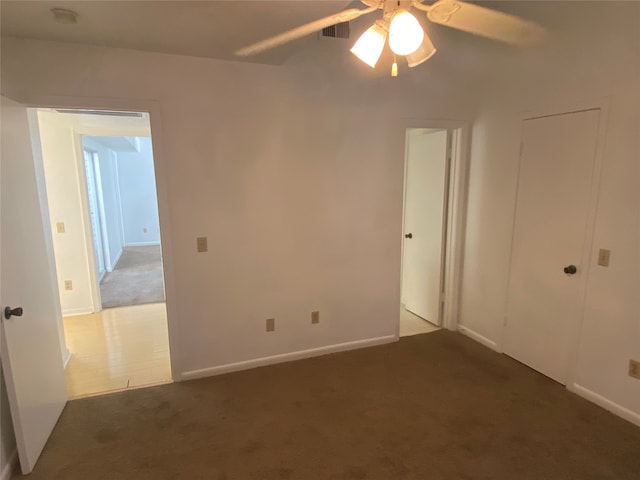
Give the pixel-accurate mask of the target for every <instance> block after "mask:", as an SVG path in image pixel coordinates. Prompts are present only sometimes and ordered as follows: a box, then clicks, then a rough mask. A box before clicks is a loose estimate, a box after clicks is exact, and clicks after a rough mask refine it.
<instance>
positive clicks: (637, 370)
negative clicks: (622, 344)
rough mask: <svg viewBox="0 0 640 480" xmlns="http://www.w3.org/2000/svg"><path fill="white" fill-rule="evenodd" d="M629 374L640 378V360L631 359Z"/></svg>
mask: <svg viewBox="0 0 640 480" xmlns="http://www.w3.org/2000/svg"><path fill="white" fill-rule="evenodd" d="M629 376H630V377H633V378H637V379H638V380H640V362H639V361H638V360H629Z"/></svg>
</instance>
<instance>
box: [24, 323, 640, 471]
mask: <svg viewBox="0 0 640 480" xmlns="http://www.w3.org/2000/svg"><path fill="white" fill-rule="evenodd" d="M638 478H640V428H637V427H635V426H634V425H632V424H630V423H628V422H626V421H624V420H622V419H620V418H618V417H615V416H614V415H612V414H610V413H609V412H607V411H605V410H603V409H601V408H599V407H597V406H595V405H593V404H591V403H589V402H587V401H585V400H583V399H581V398H579V397H577V396H575V395H573V394H571V393H569V392H568V391H567V390H566V389H565V388H563V387H562V386H561V385H559V384H556V383H554V382H553V381H551V380H549V379H547V378H546V377H544V376H542V375H540V374H538V373H536V372H534V371H532V370H530V369H528V368H527V367H525V366H523V365H521V364H519V363H517V362H515V361H513V360H511V359H509V358H508V357H506V356H504V355H499V354H496V353H494V352H492V351H490V350H488V349H486V348H485V347H483V346H481V345H480V344H478V343H475V342H473V341H471V340H469V339H467V338H465V337H463V336H461V335H459V334H455V333H451V332H448V331H444V330H441V331H438V332H434V333H428V334H424V335H416V336H412V337H406V338H402V339H401V340H400V341H399V342H398V343H394V344H389V345H384V346H380V347H373V348H368V349H363V350H358V351H353V352H345V353H338V354H334V355H328V356H324V357H318V358H313V359H308V360H301V361H298V362H291V363H286V364H281V365H275V366H269V367H263V368H259V369H254V370H249V371H245V372H238V373H233V374H228V375H225V376H219V377H213V378H208V379H202V380H195V381H190V382H183V383H176V384H170V385H164V386H160V387H153V388H148V389H144V390H135V391H129V392H124V393H117V394H113V395H108V396H103V397H95V398H88V399H83V400H75V401H72V402H70V403H69V404H68V405H67V407H66V409H65V411H64V412H63V414H62V417H61V419H60V421H59V423H58V425H57V427H56V429H55V431H54V433H53V435H52V437H51V439H50V441H49V443H48V445H47V446H46V448H45V451H44V453H43V455H42V457H41V459H40V461H39V463H38V464H37V466H36V469H35V471H34V472H33V474H32V475H31V476H30V477H29V480H44V479H46V480H63V479H64V480H87V479H91V480H106V479H109V480H128V479H136V480H147V479H148V480H161V479H166V480H169V479H172V480H173V479H185V480H187V479H188V480H196V479H203V480H204V479H207V480H223V479H224V480H231V479H241V480H244V479H247V480H249V479H260V480H269V479H274V480H275V479H277V480H283V479H304V480H316V479H317V480H327V479H369V480H370V479H380V480H382V479H384V480H395V479H416V480H417V479H420V480H425V479H426V480H441V479H450V480H463V479H465V480H469V479H478V480H481V479H483V480H484V479H486V480H502V479H504V480H515V479H518V480H556V479H557V480H589V479H593V480H595V479H599V480H604V479H615V480H638Z"/></svg>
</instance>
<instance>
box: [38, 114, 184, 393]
mask: <svg viewBox="0 0 640 480" xmlns="http://www.w3.org/2000/svg"><path fill="white" fill-rule="evenodd" d="M35 114H36V115H37V131H38V132H39V137H38V140H39V142H40V148H41V151H42V168H43V171H44V180H45V185H46V199H47V206H48V212H49V219H50V225H51V228H52V234H51V235H52V243H53V253H54V255H53V256H54V258H55V266H56V275H57V291H58V294H59V302H60V312H61V315H62V324H63V327H64V337H65V347H64V349H63V352H64V355H65V359H64V361H65V376H66V383H67V391H68V393H69V397H70V398H80V397H84V396H89V395H96V394H104V393H109V392H113V391H116V390H123V389H127V388H135V387H139V386H143V385H155V384H159V383H167V382H169V381H171V371H170V367H169V344H168V338H167V322H166V308H165V304H164V300H165V298H164V282H163V272H162V258H161V257H162V256H161V247H160V226H159V220H158V207H157V195H156V187H155V173H154V165H153V151H152V146H151V136H150V135H151V130H150V125H149V115H148V114H146V113H140V112H113V111H104V110H103V111H101V110H79V109H78V110H75V109H39V110H37V112H35Z"/></svg>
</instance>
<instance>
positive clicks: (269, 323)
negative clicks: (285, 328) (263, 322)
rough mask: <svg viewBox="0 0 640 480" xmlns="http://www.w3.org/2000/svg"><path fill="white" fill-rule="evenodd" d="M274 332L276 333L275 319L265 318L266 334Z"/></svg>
mask: <svg viewBox="0 0 640 480" xmlns="http://www.w3.org/2000/svg"><path fill="white" fill-rule="evenodd" d="M275 331H276V319H275V318H267V332H275Z"/></svg>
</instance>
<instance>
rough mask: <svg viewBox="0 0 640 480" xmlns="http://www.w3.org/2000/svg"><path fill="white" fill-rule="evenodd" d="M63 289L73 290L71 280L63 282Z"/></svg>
mask: <svg viewBox="0 0 640 480" xmlns="http://www.w3.org/2000/svg"><path fill="white" fill-rule="evenodd" d="M64 289H65V290H73V282H72V281H71V280H65V281H64Z"/></svg>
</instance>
